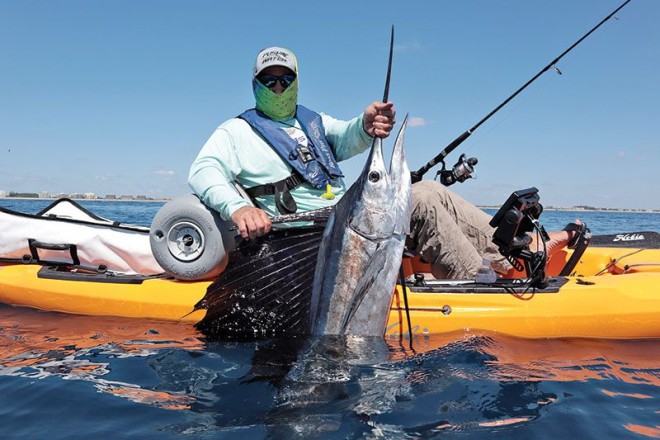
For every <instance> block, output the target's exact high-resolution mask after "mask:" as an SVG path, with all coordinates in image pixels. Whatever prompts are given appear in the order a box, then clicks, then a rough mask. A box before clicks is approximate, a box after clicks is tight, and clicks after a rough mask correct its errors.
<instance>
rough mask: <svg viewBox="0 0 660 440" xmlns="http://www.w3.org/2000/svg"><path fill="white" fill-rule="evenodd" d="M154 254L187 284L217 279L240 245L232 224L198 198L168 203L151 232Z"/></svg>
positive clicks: (168, 269)
mask: <svg viewBox="0 0 660 440" xmlns="http://www.w3.org/2000/svg"><path fill="white" fill-rule="evenodd" d="M149 241H150V243H151V251H152V252H153V254H154V257H155V258H156V261H157V262H158V264H160V266H161V267H162V268H163V270H165V272H167V273H168V274H169V275H172V276H173V277H175V278H177V279H179V280H184V281H195V280H207V279H213V278H216V277H217V276H218V275H220V274H221V273H222V271H223V270H225V267H227V263H228V255H229V252H231V251H232V250H233V249H235V248H236V246H237V244H238V242H239V241H240V234H239V233H238V231H236V230H235V228H234V225H233V223H232V222H231V221H225V220H222V219H221V218H220V215H219V214H218V213H217V212H216V211H214V210H212V209H209V208H208V207H206V206H205V205H204V204H203V203H202V202H201V201H200V200H199V198H197V196H195V195H194V194H187V195H185V196H182V197H178V198H176V199H173V200H171V201H169V202H167V203H166V204H165V205H163V207H162V208H160V209H159V210H158V212H157V213H156V216H155V217H154V219H153V221H152V223H151V229H150V232H149Z"/></svg>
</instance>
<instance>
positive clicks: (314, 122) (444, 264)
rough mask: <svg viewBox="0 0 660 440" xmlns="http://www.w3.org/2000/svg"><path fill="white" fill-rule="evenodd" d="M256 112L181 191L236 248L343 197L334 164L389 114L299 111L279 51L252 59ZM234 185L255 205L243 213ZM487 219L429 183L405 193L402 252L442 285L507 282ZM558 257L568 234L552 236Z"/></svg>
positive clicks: (232, 127)
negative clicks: (188, 192) (406, 228)
mask: <svg viewBox="0 0 660 440" xmlns="http://www.w3.org/2000/svg"><path fill="white" fill-rule="evenodd" d="M252 90H253V92H254V97H255V101H256V105H255V108H254V109H250V110H248V111H246V112H244V113H242V114H241V115H239V116H238V117H236V118H233V119H230V120H228V121H226V122H224V123H223V124H221V125H220V126H219V127H218V128H217V129H216V130H215V132H214V133H213V134H212V135H211V137H210V138H209V139H208V141H207V142H206V144H204V146H203V148H202V150H201V151H200V153H199V155H198V156H197V158H196V159H195V161H194V162H193V164H192V166H191V168H190V174H189V177H188V183H189V185H190V187H191V188H192V190H193V191H194V192H195V194H197V195H198V196H199V197H200V199H201V200H202V202H203V203H204V204H205V205H206V206H209V207H210V208H213V209H215V210H216V211H218V212H219V213H220V216H221V217H222V218H224V219H231V220H232V221H233V222H234V223H235V224H236V225H237V227H238V230H239V231H240V234H241V236H243V238H245V239H254V238H255V237H259V236H262V235H264V234H267V233H268V232H269V231H270V229H271V221H270V217H272V216H275V215H279V214H286V213H292V212H301V211H308V210H312V209H318V208H323V207H326V206H330V205H333V204H335V203H336V202H337V201H338V200H339V198H340V197H341V196H342V195H343V194H344V192H345V191H346V189H347V188H346V187H345V184H344V181H343V180H342V177H343V174H342V173H341V170H340V168H339V165H338V164H337V162H338V161H342V160H346V159H348V158H350V157H353V156H355V155H356V154H359V153H361V152H363V151H365V150H366V149H367V148H369V147H370V145H371V143H372V140H373V138H374V137H382V138H384V137H387V136H389V134H390V132H391V130H392V127H393V125H394V123H395V115H396V111H395V109H394V105H393V103H391V102H388V103H382V102H374V103H372V104H370V105H369V106H367V108H366V109H365V110H364V112H363V113H362V114H361V115H359V116H357V117H355V118H353V119H351V120H350V121H340V120H337V119H334V118H332V117H330V116H328V115H325V114H321V115H319V114H317V113H315V112H313V111H311V110H309V109H307V108H305V107H303V106H300V105H298V63H297V60H296V57H295V55H294V54H293V53H292V52H291V51H290V50H288V49H285V48H282V47H269V48H267V49H263V50H262V51H260V52H259V53H258V55H257V59H256V62H255V66H254V72H253V77H252ZM233 182H237V183H238V184H239V185H240V186H241V187H243V188H245V189H246V190H247V192H248V194H249V195H250V196H251V197H252V198H253V199H254V200H255V201H256V202H257V204H258V207H255V206H252V205H251V204H250V203H249V202H248V201H247V200H246V199H244V198H242V197H241V196H240V195H239V194H238V192H237V191H236V189H235V188H234V186H233ZM489 220H490V217H489V216H488V215H487V214H485V213H484V212H483V211H481V210H480V209H479V208H477V207H475V206H474V205H472V204H470V203H468V202H466V201H465V200H463V199H461V198H460V197H459V196H457V195H456V194H453V193H451V192H450V191H448V190H447V189H446V188H445V187H444V186H442V185H441V184H439V183H438V182H435V181H422V182H419V183H417V184H415V185H413V216H412V220H411V229H412V231H411V235H410V236H409V239H408V243H407V247H408V249H409V250H411V251H413V252H415V253H416V254H419V255H421V256H422V258H424V259H425V260H426V261H428V262H430V263H431V266H432V269H433V274H434V275H435V276H436V277H442V278H445V277H447V278H473V277H474V275H475V274H476V273H477V271H478V270H479V268H480V267H481V265H482V262H483V258H487V259H489V260H490V261H491V262H492V265H493V268H494V269H495V270H496V271H498V272H500V273H506V272H507V271H508V270H509V269H510V264H509V263H508V262H507V261H506V259H505V258H504V257H502V256H501V255H500V254H499V252H498V251H497V248H496V247H495V246H494V245H493V244H492V243H491V237H492V234H493V229H492V228H491V227H490V226H489V225H488V221H489ZM551 238H552V240H551V243H550V246H554V247H557V246H559V247H561V246H563V244H566V243H567V242H568V239H569V238H570V236H569V233H568V232H565V233H555V234H554V235H552V236H551Z"/></svg>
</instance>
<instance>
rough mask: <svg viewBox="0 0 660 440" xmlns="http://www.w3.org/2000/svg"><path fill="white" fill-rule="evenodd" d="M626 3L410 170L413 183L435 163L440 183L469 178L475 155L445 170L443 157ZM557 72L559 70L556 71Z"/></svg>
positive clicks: (448, 183)
mask: <svg viewBox="0 0 660 440" xmlns="http://www.w3.org/2000/svg"><path fill="white" fill-rule="evenodd" d="M628 3H630V0H626V1H625V2H624V3H623V4H622V5H621V6H619V7H618V8H616V9H615V10H614V11H613V12H612V13H611V14H610V15H608V16H607V17H605V18H604V19H603V20H601V22H600V23H598V24H597V25H596V26H594V27H593V28H592V29H591V30H590V31H589V32H587V33H586V34H584V35H583V36H582V38H580V39H579V40H577V41H576V42H575V43H573V45H572V46H570V47H569V48H568V49H566V50H565V51H564V52H562V53H561V55H559V56H558V57H557V58H555V59H554V60H552V61H551V62H550V64H548V65H547V66H545V67H544V68H543V69H541V71H540V72H539V73H537V74H536V75H534V76H533V77H532V78H531V79H530V80H529V81H527V82H526V83H525V84H524V85H523V86H522V87H520V88H519V89H518V90H516V91H515V92H514V93H513V94H512V95H511V96H509V97H508V98H507V99H505V100H504V101H503V102H502V103H501V104H500V105H498V106H497V107H495V108H494V109H493V110H492V111H491V112H490V113H488V114H487V115H486V116H484V117H483V118H482V119H481V120H480V121H479V122H477V123H476V124H475V125H474V126H473V127H472V128H470V129H468V130H467V131H465V132H464V133H463V134H461V135H460V136H458V137H457V138H456V139H454V140H453V141H452V142H451V143H450V144H449V145H447V146H446V147H445V148H444V150H442V151H441V152H440V153H439V154H438V155H437V156H435V157H434V158H433V160H431V161H429V162H428V163H427V164H426V165H424V166H423V167H421V168H420V169H418V170H417V171H413V172H411V173H410V174H411V179H412V181H413V183H415V182H419V181H420V180H422V176H424V174H426V172H427V171H428V170H430V169H431V168H432V167H434V166H435V165H437V164H438V163H442V165H443V167H442V170H440V171H439V172H438V174H441V181H442V183H443V184H445V185H446V186H449V185H451V184H453V183H455V182H457V181H458V182H463V181H464V180H466V179H468V178H470V177H471V174H472V171H474V165H476V164H477V159H476V158H475V157H471V158H469V159H465V155H464V154H463V155H461V157H460V158H459V160H458V162H457V163H456V165H454V167H453V169H452V170H445V163H444V159H445V157H447V155H448V154H449V153H451V152H452V151H454V150H455V149H456V147H458V146H459V145H461V144H462V143H463V142H464V141H465V140H466V139H467V138H468V137H470V135H471V134H472V133H473V132H474V131H475V130H476V129H477V128H479V126H481V124H483V123H484V122H486V121H487V120H488V119H490V117H491V116H493V115H494V114H495V113H497V112H498V111H499V110H500V109H501V108H502V107H504V106H505V105H507V104H508V103H509V101H511V100H512V99H513V98H515V97H516V96H518V94H519V93H520V92H522V91H523V90H525V89H526V88H527V86H529V85H530V84H532V83H533V82H534V81H536V79H537V78H538V77H540V76H541V75H543V74H544V73H545V72H547V71H548V70H550V68H552V67H553V66H555V65H556V64H557V63H558V62H559V60H561V59H562V58H563V57H564V55H566V54H567V53H569V52H570V51H571V50H573V48H575V46H577V45H578V44H580V43H581V42H582V41H583V40H584V39H586V38H587V37H588V36H589V35H591V34H592V33H593V32H594V31H595V30H596V29H598V28H599V27H600V26H601V25H602V24H603V23H605V22H606V21H608V20H609V19H610V18H612V16H614V14H616V13H617V12H619V11H620V10H621V9H622V8H623V7H624V6H626V5H627V4H628ZM558 72H559V71H558ZM559 73H561V72H559Z"/></svg>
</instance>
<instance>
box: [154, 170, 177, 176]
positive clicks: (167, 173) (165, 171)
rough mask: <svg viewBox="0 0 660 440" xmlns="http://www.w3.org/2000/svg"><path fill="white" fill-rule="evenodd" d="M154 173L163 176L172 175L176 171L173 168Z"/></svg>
mask: <svg viewBox="0 0 660 440" xmlns="http://www.w3.org/2000/svg"><path fill="white" fill-rule="evenodd" d="M154 174H155V175H156V176H161V177H172V176H174V174H175V173H174V171H172V170H156V171H154Z"/></svg>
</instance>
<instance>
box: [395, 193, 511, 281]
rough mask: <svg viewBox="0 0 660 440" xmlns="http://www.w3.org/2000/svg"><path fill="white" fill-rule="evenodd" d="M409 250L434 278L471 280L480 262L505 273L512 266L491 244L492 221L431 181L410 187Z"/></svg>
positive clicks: (483, 213) (479, 210)
mask: <svg viewBox="0 0 660 440" xmlns="http://www.w3.org/2000/svg"><path fill="white" fill-rule="evenodd" d="M412 201H413V213H412V218H411V222H410V224H411V226H410V227H411V231H410V235H409V236H408V239H407V241H406V246H407V248H408V250H409V251H410V252H412V253H414V254H416V255H420V256H421V257H422V259H424V260H425V261H426V262H428V263H430V264H431V268H432V272H433V276H435V277H436V278H450V279H473V278H474V276H475V275H476V273H477V271H478V270H479V268H480V267H481V265H482V260H483V258H487V259H488V260H490V261H491V264H492V266H493V269H495V270H496V271H497V272H500V273H506V272H507V271H508V270H509V269H510V268H511V264H510V263H509V262H508V261H507V260H506V258H504V257H503V256H502V255H501V254H500V253H499V251H498V250H497V247H496V246H495V245H494V244H493V243H492V242H491V238H492V236H493V232H494V231H495V230H494V229H493V228H492V227H491V226H490V225H489V224H488V222H489V221H490V219H491V217H490V216H489V215H488V214H486V213H485V212H483V211H482V210H481V209H479V208H477V207H476V206H474V205H473V204H471V203H469V202H468V201H466V200H465V199H463V198H462V197H460V196H459V195H457V194H454V193H452V192H451V191H449V190H448V189H447V188H446V187H445V186H443V185H442V184H440V183H439V182H436V181H434V180H423V181H421V182H418V183H415V184H414V185H413V187H412Z"/></svg>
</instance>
